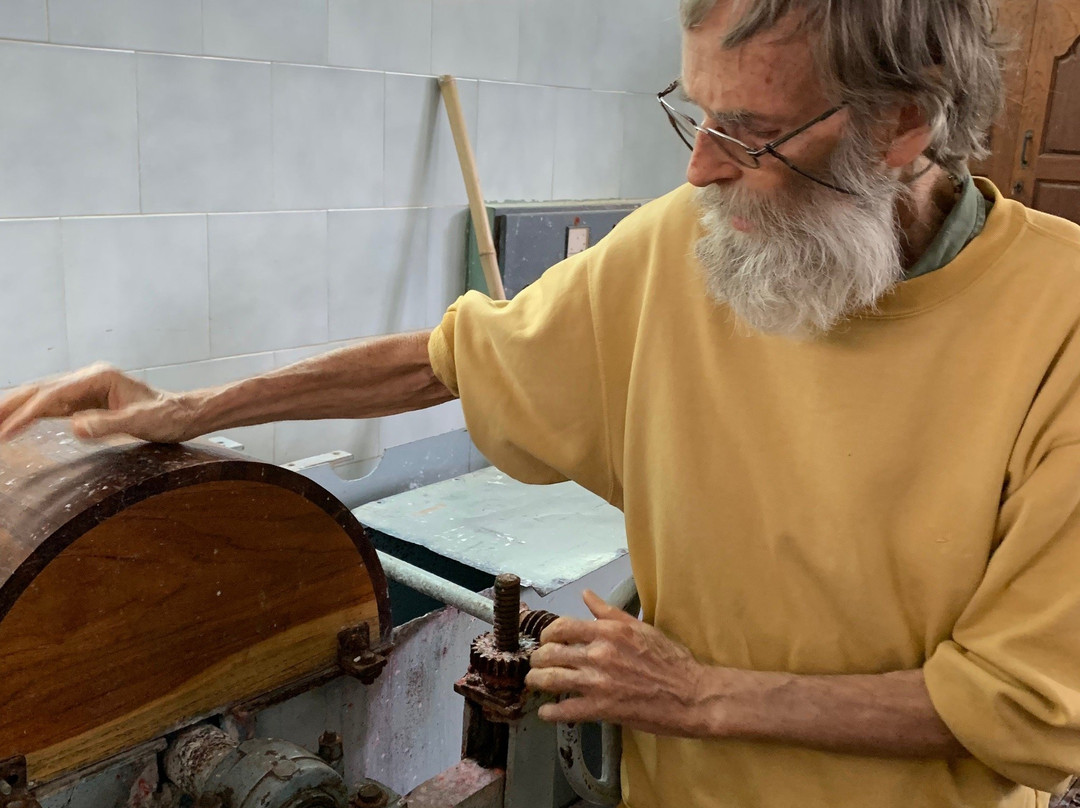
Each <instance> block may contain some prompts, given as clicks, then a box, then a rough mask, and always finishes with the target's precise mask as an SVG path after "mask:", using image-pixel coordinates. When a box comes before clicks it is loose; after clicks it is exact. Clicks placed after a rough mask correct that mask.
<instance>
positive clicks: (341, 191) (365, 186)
mask: <svg viewBox="0 0 1080 808" xmlns="http://www.w3.org/2000/svg"><path fill="white" fill-rule="evenodd" d="M674 18H675V0H99V1H98V2H94V3H87V2H83V0H48V13H47V11H46V0H0V75H3V76H4V77H5V79H4V81H3V82H0V290H3V295H2V297H0V340H2V342H0V344H2V345H3V346H4V351H3V352H2V353H0V388H2V387H6V386H10V385H13V384H18V383H20V382H22V381H26V380H29V379H33V378H38V377H40V376H42V375H45V374H50V373H54V372H57V371H62V370H64V369H67V368H70V367H75V366H77V365H81V364H85V363H87V362H90V361H92V360H95V359H108V360H112V361H114V362H116V363H117V364H119V365H121V366H123V367H125V368H129V369H131V372H132V373H133V374H135V375H136V376H139V377H141V378H147V379H149V380H150V383H152V384H156V385H161V386H163V387H166V388H171V389H187V388H190V387H198V386H204V385H209V384H217V383H221V382H226V381H229V380H231V379H234V378H238V377H241V376H247V375H250V374H252V373H257V372H262V371H264V370H266V369H268V368H269V367H270V366H271V364H273V365H274V366H281V365H284V364H287V363H288V362H291V361H295V360H296V359H300V358H303V357H305V356H309V355H313V354H317V353H323V352H325V351H327V350H330V349H332V348H333V347H336V346H337V345H340V344H344V341H345V340H347V339H348V338H352V337H355V336H358V335H375V334H378V333H382V332H388V331H400V330H407V329H414V328H423V327H430V326H432V325H434V324H436V323H437V322H438V321H439V320H440V319H441V317H442V314H443V312H444V311H445V308H446V306H448V305H449V304H450V303H451V302H453V300H454V299H455V298H456V297H457V296H458V295H459V294H460V293H461V292H462V291H463V286H464V275H465V228H466V221H467V218H468V213H467V209H466V207H465V194H464V185H463V182H462V179H461V174H460V169H459V166H458V162H457V155H456V152H455V150H454V148H453V143H452V138H451V137H450V133H449V127H448V126H447V123H446V116H445V111H444V110H443V108H442V104H441V100H440V96H439V92H438V88H437V83H436V81H435V79H434V77H433V75H432V74H437V73H439V72H443V71H447V72H452V73H454V74H456V75H457V76H458V78H459V82H458V83H459V92H460V94H461V98H462V102H463V106H464V108H465V115H466V121H467V125H468V127H469V130H470V134H471V136H472V143H473V147H474V150H475V151H476V154H477V159H478V162H479V168H480V174H481V180H482V183H483V187H484V189H485V193H486V197H487V199H488V200H489V201H493V202H494V201H507V200H522V199H530V200H547V199H551V198H553V196H554V197H600V196H604V197H607V196H621V197H624V198H639V197H648V196H654V195H659V194H661V193H663V192H665V191H667V190H669V189H670V188H672V187H674V186H675V185H677V184H679V183H680V182H682V179H683V173H684V170H685V166H686V159H687V156H688V152H685V151H684V150H683V149H682V147H681V146H680V145H679V143H678V141H677V140H675V139H674V137H673V135H672V133H671V132H670V130H669V127H667V124H666V123H665V121H664V119H663V116H662V115H660V114H659V112H658V110H657V109H656V101H655V98H654V96H653V94H654V93H655V92H656V90H657V89H658V88H659V87H660V86H662V85H663V84H665V83H666V82H667V81H668V80H670V78H671V76H673V75H674V74H675V73H677V72H678V39H679V32H678V26H677V25H676V24H675V19H674ZM50 23H51V30H50ZM18 39H23V40H29V42H15V41H13V40H18ZM34 43H40V44H34ZM60 43H66V44H60ZM113 49H121V50H126V51H127V52H119V51H117V50H113ZM131 51H138V53H133V52H131ZM215 56H216V57H224V58H212V57H215ZM327 65H330V67H327ZM357 68H362V69H357ZM476 79H481V80H482V81H477V80H476ZM562 88H569V89H562ZM607 90H611V91H617V92H614V93H610V92H603V91H607ZM233 212H235V213H233ZM162 213H165V214H183V215H167V216H161V215H155V214H162ZM117 214H129V215H125V216H119V215H117ZM188 214H190V215H188ZM208 214H209V215H208ZM84 216H85V217H88V218H83V217H84ZM43 217H44V218H43ZM48 217H61V218H60V219H56V218H48ZM72 217H75V218H72ZM291 346H296V347H291ZM211 357H213V358H211ZM461 424H462V419H461V413H460V407H459V406H457V405H456V404H454V403H452V404H450V405H446V406H444V407H441V408H437V409H435V410H431V411H427V412H422V413H409V414H405V415H401V416H394V417H393V418H389V419H383V420H382V421H381V423H380V422H367V423H364V422H356V421H331V422H303V423H288V424H280V425H277V426H274V425H262V426H256V427H245V428H242V429H239V430H230V431H228V432H227V433H226V434H228V435H229V436H230V437H233V438H234V439H237V440H240V441H241V442H243V443H245V444H246V445H247V449H248V451H249V453H253V454H255V455H256V456H257V457H260V458H263V459H266V460H270V461H278V462H284V461H286V460H292V459H296V458H299V457H306V456H310V455H312V454H316V453H318V452H320V451H329V450H331V449H336V448H344V449H347V450H349V451H352V452H353V453H354V454H355V455H356V456H357V457H358V458H370V457H374V456H376V455H378V454H379V452H380V451H381V449H382V447H384V446H394V445H397V444H399V443H401V442H407V441H409V440H413V439H416V438H419V437H423V436H426V435H427V434H434V433H437V432H442V431H446V430H449V429H453V428H458V427H460V426H461Z"/></svg>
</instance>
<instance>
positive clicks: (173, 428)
mask: <svg viewBox="0 0 1080 808" xmlns="http://www.w3.org/2000/svg"><path fill="white" fill-rule="evenodd" d="M429 335H430V332H416V333H412V334H397V335H393V336H387V337H378V338H375V339H371V340H366V341H364V342H361V343H358V344H356V345H350V346H348V347H345V348H341V349H339V350H336V351H333V352H331V353H327V354H323V355H322V356H316V357H313V358H311V359H306V360H304V361H302V362H297V363H296V364H294V365H290V366H288V367H285V368H281V369H279V370H275V371H272V372H271V373H266V374H264V375H261V376H255V377H252V378H250V379H244V380H243V381H239V382H234V383H232V384H227V385H224V386H221V387H213V388H208V389H205V390H195V391H192V392H189V393H167V392H163V391H159V390H154V389H153V388H151V387H149V386H147V385H146V384H143V383H142V382H140V381H138V380H137V379H133V378H131V377H130V376H126V375H125V374H123V373H121V372H120V371H118V370H116V369H114V368H111V367H109V366H107V365H93V366H91V367H88V368H85V369H83V370H80V371H76V372H75V373H71V374H68V375H66V376H61V377H59V378H57V379H53V380H50V381H45V382H39V383H35V384H28V385H24V386H23V387H20V388H18V389H16V390H15V391H13V392H12V393H11V394H9V395H8V397H7V398H5V399H4V400H3V401H0V440H2V439H7V438H11V437H13V436H14V435H16V434H18V433H19V432H21V431H22V430H24V429H26V428H27V427H28V426H30V425H31V424H32V423H34V422H35V421H37V420H39V419H41V418H62V417H71V418H72V426H73V430H74V432H75V434H76V435H77V436H79V437H83V438H99V437H104V436H106V435H112V434H117V433H123V434H128V435H132V436H134V437H137V438H143V439H144V440H152V441H162V442H167V443H173V442H178V441H182V440H188V439H189V438H193V437H196V436H198V435H203V434H206V433H207V432H216V431H218V430H222V429H229V428H232V427H238V426H247V425H250V424H260V423H266V422H268V421H279V420H307V419H318V418H376V417H379V416H382V415H393V414H395V413H399V412H408V411H410V410H417V409H422V408H424V407H431V406H434V405H435V404H442V403H443V402H446V401H449V400H451V399H452V398H453V395H452V394H451V393H450V391H449V390H448V389H447V388H446V387H445V386H444V385H443V384H442V383H441V382H440V381H439V380H438V379H437V378H436V377H435V374H434V372H433V371H432V369H431V363H430V361H429V360H428V352H427V341H428V336H429Z"/></svg>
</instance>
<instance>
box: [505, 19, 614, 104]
mask: <svg viewBox="0 0 1080 808" xmlns="http://www.w3.org/2000/svg"><path fill="white" fill-rule="evenodd" d="M600 23H601V20H600V6H599V5H598V4H597V3H595V2H591V1H590V2H582V0H521V50H520V53H519V59H518V81H522V82H525V83H527V84H550V85H554V86H557V87H585V88H587V87H589V86H590V85H589V82H590V81H591V80H592V72H593V58H594V57H593V53H594V49H595V47H596V39H597V37H598V36H599V32H600ZM610 23H611V21H610V20H608V19H605V20H604V24H605V25H610ZM555 43H558V47H557V48H556V47H555Z"/></svg>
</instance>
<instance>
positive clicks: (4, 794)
mask: <svg viewBox="0 0 1080 808" xmlns="http://www.w3.org/2000/svg"><path fill="white" fill-rule="evenodd" d="M0 808H41V804H40V803H39V802H38V801H37V800H36V799H34V796H33V795H32V794H31V793H30V792H29V791H28V790H27V780H26V758H25V757H23V756H22V755H19V756H17V757H11V758H7V759H6V760H0Z"/></svg>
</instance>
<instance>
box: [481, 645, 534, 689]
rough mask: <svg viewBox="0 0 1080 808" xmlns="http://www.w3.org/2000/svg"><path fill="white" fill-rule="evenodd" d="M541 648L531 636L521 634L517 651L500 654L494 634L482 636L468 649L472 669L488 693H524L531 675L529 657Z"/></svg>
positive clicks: (501, 652)
mask: <svg viewBox="0 0 1080 808" xmlns="http://www.w3.org/2000/svg"><path fill="white" fill-rule="evenodd" d="M538 646H539V643H538V642H537V641H536V640H534V639H533V638H532V637H531V636H529V635H526V634H522V635H520V636H519V642H518V650H517V651H500V650H499V648H498V643H497V642H496V639H495V634H494V633H491V632H489V633H487V634H481V635H480V636H479V637H477V638H476V639H475V640H473V641H472V646H471V647H470V649H469V668H470V669H471V670H472V671H474V672H476V673H477V674H479V676H480V680H481V681H482V682H483V683H484V686H485V687H487V688H488V689H489V690H493V691H509V690H521V689H522V688H523V687H525V674H527V673H528V672H529V655H530V654H532V652H533V651H534V650H535V649H536V648H537V647H538Z"/></svg>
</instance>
